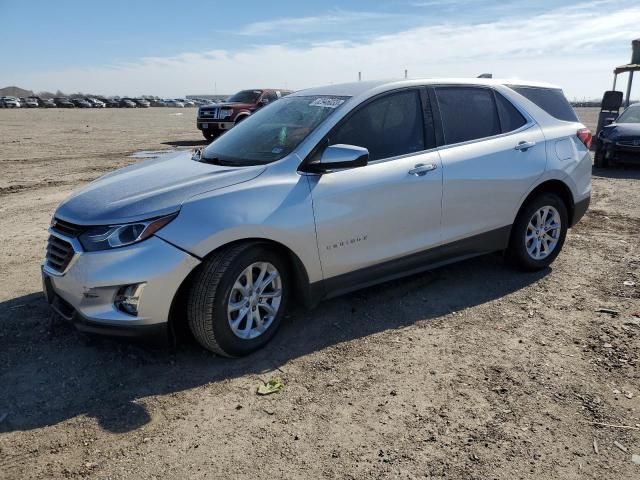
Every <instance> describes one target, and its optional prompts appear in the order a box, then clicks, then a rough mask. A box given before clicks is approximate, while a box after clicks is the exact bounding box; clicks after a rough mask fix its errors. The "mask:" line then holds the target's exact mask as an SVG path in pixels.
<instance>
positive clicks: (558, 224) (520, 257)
mask: <svg viewBox="0 0 640 480" xmlns="http://www.w3.org/2000/svg"><path fill="white" fill-rule="evenodd" d="M568 225H569V215H568V212H567V206H566V205H565V203H564V201H563V200H562V198H560V197H559V196H558V195H556V194H555V193H542V194H540V195H538V196H536V197H534V198H533V199H531V200H530V201H529V202H528V203H527V204H526V205H525V206H524V208H522V209H521V211H520V213H519V214H518V217H517V218H516V221H515V222H514V224H513V227H512V229H511V238H510V240H509V247H508V248H507V252H506V254H507V259H508V260H509V263H511V264H512V265H513V266H514V267H516V268H518V269H520V270H525V271H536V270H542V269H544V268H547V267H548V266H549V265H551V263H552V262H553V261H554V260H555V259H556V257H557V256H558V254H559V253H560V250H562V246H563V245H564V241H565V238H566V235H567V228H568Z"/></svg>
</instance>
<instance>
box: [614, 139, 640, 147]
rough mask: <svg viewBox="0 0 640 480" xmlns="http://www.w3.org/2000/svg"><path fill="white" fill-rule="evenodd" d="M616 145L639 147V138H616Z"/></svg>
mask: <svg viewBox="0 0 640 480" xmlns="http://www.w3.org/2000/svg"><path fill="white" fill-rule="evenodd" d="M617 143H618V145H624V146H626V147H640V139H639V138H634V139H632V140H618V142H617Z"/></svg>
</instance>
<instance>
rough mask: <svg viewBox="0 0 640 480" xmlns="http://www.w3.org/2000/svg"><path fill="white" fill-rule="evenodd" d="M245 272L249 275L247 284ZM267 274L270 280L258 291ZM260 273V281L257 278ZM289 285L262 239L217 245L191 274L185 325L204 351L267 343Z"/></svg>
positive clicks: (235, 351) (239, 352) (235, 352)
mask: <svg viewBox="0 0 640 480" xmlns="http://www.w3.org/2000/svg"><path fill="white" fill-rule="evenodd" d="M255 265H258V266H261V265H268V266H269V270H267V267H265V273H262V271H261V270H260V268H259V267H255ZM274 271H275V273H276V274H277V275H275V276H274V275H273V273H274ZM247 272H251V273H250V274H251V276H252V279H251V285H250V286H249V280H248V278H247ZM267 272H269V273H267ZM270 274H271V276H273V277H274V280H273V281H272V283H270V284H269V285H267V287H268V288H264V287H263V288H262V290H260V284H261V283H264V281H265V279H268V278H270V276H269V275H270ZM260 275H262V280H263V282H258V280H260V278H261V277H260ZM242 279H244V284H243V283H242V282H243V281H242ZM254 282H255V283H254ZM289 284H290V283H289V275H288V269H287V264H286V262H285V261H284V260H283V259H282V258H281V257H280V256H279V255H278V254H276V253H275V252H273V251H272V250H270V249H268V248H267V247H266V246H265V245H264V244H260V243H250V242H248V243H241V244H238V245H232V246H229V247H225V248H222V249H220V250H219V251H217V252H214V253H213V254H212V255H211V256H210V257H209V258H208V259H207V260H206V261H205V262H204V263H203V264H202V266H201V267H200V269H199V271H198V272H197V273H196V275H195V278H194V281H193V286H192V287H191V291H190V292H189V297H188V303H187V318H188V321H189V328H190V329H191V332H192V333H193V335H194V337H195V338H196V340H197V341H198V343H200V345H202V346H203V347H204V348H206V349H207V350H210V351H212V352H214V353H216V354H218V355H222V356H225V357H240V356H244V355H248V354H249V353H251V352H254V351H255V350H258V349H259V348H261V347H263V346H264V345H265V344H266V343H268V342H269V340H271V338H272V337H273V335H275V333H276V331H277V330H278V327H279V326H280V322H281V321H282V318H283V317H284V313H285V310H286V307H287V301H288V297H289ZM274 285H278V286H279V287H280V288H278V289H276V288H275V287H274ZM240 291H245V292H247V294H246V295H245V296H243V295H242V294H240ZM249 292H253V293H251V294H249ZM277 292H279V294H278V293H277ZM262 295H264V298H263V297H262ZM276 298H277V304H276ZM245 302H246V303H245ZM269 302H270V303H269ZM265 303H266V304H267V305H265ZM239 305H241V306H240V307H239ZM269 311H272V312H273V313H272V314H270V313H269ZM238 319H240V320H238ZM234 324H235V325H234ZM252 327H253V328H252Z"/></svg>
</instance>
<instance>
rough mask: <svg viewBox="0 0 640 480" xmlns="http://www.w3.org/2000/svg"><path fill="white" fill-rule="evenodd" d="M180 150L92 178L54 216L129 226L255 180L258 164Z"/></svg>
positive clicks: (260, 167) (261, 168) (77, 221)
mask: <svg viewBox="0 0 640 480" xmlns="http://www.w3.org/2000/svg"><path fill="white" fill-rule="evenodd" d="M191 155H192V153H191V152H189V151H187V152H180V153H177V154H173V155H168V156H166V157H165V158H163V159H161V160H150V161H146V162H142V163H138V164H135V165H131V166H129V167H125V168H122V169H119V170H116V171H114V172H112V173H109V174H107V175H105V176H103V177H100V178H98V179H97V180H95V181H93V182H92V183H90V184H89V185H87V186H86V187H84V188H82V189H81V190H79V191H77V192H75V193H74V194H72V195H71V196H70V197H69V198H68V199H66V200H65V201H64V202H62V203H61V204H60V206H59V207H58V209H57V210H56V213H55V216H56V217H57V218H59V219H61V220H65V221H67V222H70V223H74V224H76V225H107V224H112V223H126V222H135V221H138V220H144V219H149V218H153V217H158V216H161V215H167V214H169V213H173V212H176V211H178V210H179V209H180V206H181V205H182V203H183V202H184V201H186V200H187V199H189V198H191V197H193V196H195V195H198V194H201V193H204V192H208V191H211V190H217V189H219V188H224V187H229V186H231V185H235V184H237V183H242V182H246V181H248V180H251V179H253V178H256V177H257V176H258V175H260V174H261V173H262V172H264V171H265V170H266V167H265V166H264V165H258V166H252V167H223V166H219V165H211V164H208V163H200V162H196V161H194V160H191Z"/></svg>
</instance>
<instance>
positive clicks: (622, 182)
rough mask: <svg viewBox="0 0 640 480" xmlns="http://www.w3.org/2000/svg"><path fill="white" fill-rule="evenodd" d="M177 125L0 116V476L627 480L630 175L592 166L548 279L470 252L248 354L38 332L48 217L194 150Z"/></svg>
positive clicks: (118, 115) (638, 229)
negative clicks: (585, 198) (122, 172)
mask: <svg viewBox="0 0 640 480" xmlns="http://www.w3.org/2000/svg"><path fill="white" fill-rule="evenodd" d="M595 113H596V111H594V110H593V109H583V110H581V111H579V114H580V115H581V117H582V118H583V120H584V121H585V123H587V124H589V125H590V126H591V128H592V129H593V123H594V121H595ZM194 125H195V110H193V109H184V110H182V109H160V108H158V109H146V110H143V109H136V110H120V109H116V110H57V109H55V110H53V109H52V110H15V111H14V110H0V169H1V170H0V171H1V172H2V175H1V176H0V245H1V246H2V247H1V252H2V255H0V386H1V388H0V478H2V479H14V478H15V479H17V478H24V479H27V478H29V479H40V478H42V479H52V478H112V479H120V478H131V479H147V478H149V479H151V478H214V479H217V478H305V479H306V478H346V479H349V478H353V479H361V478H430V479H440V478H453V479H457V478H465V479H469V478H477V479H486V478H496V479H514V478H519V479H536V480H537V479H541V478H562V479H567V480H569V479H578V478H580V479H583V478H593V479H603V478H607V479H617V478H620V479H632V478H640V465H636V464H634V463H633V462H632V455H634V454H636V455H640V373H639V368H638V364H639V363H640V358H639V356H640V169H615V170H607V171H597V170H595V171H594V179H593V181H594V184H593V199H592V206H591V209H590V210H589V212H588V213H587V215H586V217H585V218H584V219H583V220H582V222H581V223H579V224H578V225H577V226H576V227H575V228H574V229H572V230H571V231H570V232H569V235H568V237H567V242H566V244H565V247H564V250H563V253H562V254H561V255H560V257H559V258H558V259H557V260H556V262H555V263H554V264H553V266H552V268H550V269H548V270H546V271H543V272H539V273H535V274H523V273H518V272H515V271H512V270H511V269H509V268H508V267H507V266H505V264H504V262H503V260H502V258H501V256H500V255H489V256H486V257H482V258H476V259H473V260H469V261H466V262H463V263H460V264H457V265H452V266H449V267H445V268H441V269H438V270H434V271H432V272H428V273H425V274H421V275H416V276H412V277H409V278H405V279H402V280H398V281H394V282H390V283H386V284H384V285H379V286H376V287H373V288H368V289H366V290H363V291H360V292H356V293H353V294H350V295H347V296H343V297H340V298H337V299H334V300H330V301H326V302H324V303H322V304H321V305H319V306H318V307H316V308H315V309H313V310H311V311H304V310H301V309H297V310H294V311H292V312H291V314H290V316H289V317H288V318H287V319H286V320H285V322H284V324H283V326H282V329H281V331H280V332H279V334H278V335H277V337H276V338H275V340H274V341H273V342H272V343H271V344H270V345H269V346H268V347H267V348H266V349H264V350H262V351H260V352H258V353H256V354H254V355H252V356H250V357H248V358H244V359H240V360H227V359H221V358H217V357H215V356H213V355H211V354H209V353H207V352H205V351H203V350H202V349H200V348H199V347H197V346H196V345H194V344H193V343H190V342H185V343H183V344H181V345H179V346H178V347H177V348H176V349H174V350H159V351H158V350H151V349H148V348H144V347H141V346H138V345H135V344H130V343H126V342H121V341H114V340H109V339H102V338H92V337H86V336H84V335H82V334H79V333H77V332H75V331H74V330H73V329H72V328H70V327H69V326H67V325H66V324H64V323H60V322H59V321H56V320H55V319H52V318H51V316H50V314H49V311H48V308H47V306H46V305H45V303H44V300H43V298H42V295H41V293H40V277H39V265H40V262H41V259H42V256H43V251H44V245H45V242H46V236H47V233H46V228H47V225H48V222H49V219H50V217H51V214H52V213H53V211H54V209H55V207H56V205H57V204H58V203H59V202H60V201H61V200H62V199H63V198H65V197H66V196H67V195H69V193H70V192H71V191H72V190H73V189H76V188H78V187H80V186H82V185H83V184H85V183H86V182H88V181H90V180H92V179H94V178H96V177H97V176H99V175H101V174H103V173H105V172H107V171H110V170H112V169H114V168H117V167H120V166H123V165H126V164H128V163H132V162H135V161H137V160H136V159H135V158H132V157H130V155H131V154H132V153H133V152H135V151H139V150H157V149H165V148H166V149H169V148H174V147H176V146H177V147H180V148H187V147H192V146H194V145H200V144H202V142H201V140H200V138H201V137H200V135H199V132H198V131H197V130H196V129H195V126H194ZM624 282H626V283H627V284H626V285H625V283H624ZM600 309H610V310H611V312H610V313H606V312H602V311H599V310H600ZM272 377H277V378H279V379H281V380H282V381H283V382H284V384H285V387H284V390H283V391H282V392H281V393H278V394H274V395H271V396H267V397H259V396H257V395H256V387H257V386H258V385H259V384H261V382H263V381H266V380H268V379H270V378H272ZM621 426H626V427H628V428H622V427H621Z"/></svg>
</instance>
